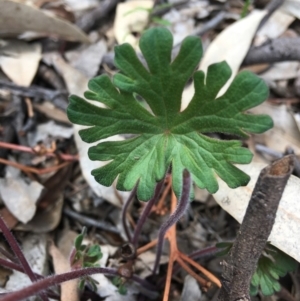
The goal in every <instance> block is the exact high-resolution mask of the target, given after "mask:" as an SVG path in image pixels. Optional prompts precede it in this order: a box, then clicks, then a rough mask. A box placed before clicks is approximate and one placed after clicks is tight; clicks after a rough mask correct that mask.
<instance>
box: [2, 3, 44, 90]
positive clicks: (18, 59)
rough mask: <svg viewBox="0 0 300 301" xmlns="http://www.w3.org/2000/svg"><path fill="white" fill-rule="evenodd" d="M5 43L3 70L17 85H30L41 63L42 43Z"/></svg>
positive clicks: (3, 47) (11, 41)
mask: <svg viewBox="0 0 300 301" xmlns="http://www.w3.org/2000/svg"><path fill="white" fill-rule="evenodd" d="M0 5H1V2H0ZM0 14H1V12H0ZM0 18H1V17H0ZM0 22H1V20H0ZM0 28H1V25H0ZM3 44H4V45H3V46H2V47H1V53H2V55H1V56H0V67H1V69H2V71H3V72H4V73H5V74H6V75H7V76H8V77H9V78H10V79H11V80H12V81H13V82H14V83H16V84H17V85H20V86H25V87H28V86H29V85H30V84H31V82H32V80H33V78H34V76H35V74H36V71H37V68H38V66H39V63H40V59H41V56H42V54H41V52H42V47H41V45H40V44H38V43H34V44H28V43H26V42H23V41H18V40H7V41H3Z"/></svg>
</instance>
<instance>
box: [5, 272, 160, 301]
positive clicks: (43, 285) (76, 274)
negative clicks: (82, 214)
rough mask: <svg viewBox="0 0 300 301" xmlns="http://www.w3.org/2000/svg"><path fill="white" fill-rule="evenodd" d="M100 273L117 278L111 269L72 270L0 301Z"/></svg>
mask: <svg viewBox="0 0 300 301" xmlns="http://www.w3.org/2000/svg"><path fill="white" fill-rule="evenodd" d="M100 273H101V274H104V275H110V276H119V274H118V270H116V269H111V268H84V269H79V270H74V271H71V272H67V273H63V274H58V275H53V276H50V277H47V278H44V279H41V280H39V281H37V282H34V283H33V284H31V285H30V286H28V287H25V288H23V289H21V290H18V291H15V292H13V293H10V294H8V295H6V296H4V297H3V298H1V301H21V300H23V299H26V298H28V297H30V296H34V295H36V294H37V293H39V292H41V291H43V290H46V289H47V288H49V287H50V286H53V285H57V284H60V283H62V282H66V281H69V280H73V279H77V278H80V277H84V276H89V275H93V274H100ZM131 279H132V280H133V281H135V282H137V283H138V284H140V285H141V286H143V287H144V288H146V289H147V290H150V291H155V288H154V287H153V286H152V285H151V284H150V283H148V282H147V281H145V280H143V279H141V278H140V277H138V276H136V275H133V276H132V278H131Z"/></svg>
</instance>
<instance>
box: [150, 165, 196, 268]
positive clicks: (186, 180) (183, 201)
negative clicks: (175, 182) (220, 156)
mask: <svg viewBox="0 0 300 301" xmlns="http://www.w3.org/2000/svg"><path fill="white" fill-rule="evenodd" d="M191 183H192V181H191V175H190V173H189V172H188V171H187V170H185V171H184V172H183V185H182V195H181V198H180V200H179V202H178V205H177V207H176V210H175V211H174V213H173V214H171V216H170V217H169V218H168V220H166V221H165V222H164V223H163V225H162V226H161V228H160V230H159V234H158V243H157V251H156V259H155V263H154V268H153V274H156V271H157V268H158V265H159V261H160V257H161V254H162V249H163V244H164V238H165V235H166V233H167V231H168V230H169V229H170V227H172V226H173V225H174V224H176V223H177V222H178V221H179V220H180V218H181V217H182V216H183V214H184V212H185V210H186V208H187V206H188V204H189V200H190V190H191Z"/></svg>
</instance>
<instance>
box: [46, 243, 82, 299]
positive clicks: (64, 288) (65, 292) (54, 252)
mask: <svg viewBox="0 0 300 301" xmlns="http://www.w3.org/2000/svg"><path fill="white" fill-rule="evenodd" d="M49 253H50V255H51V256H52V261H53V266H54V271H55V274H61V273H66V272H69V271H71V268H70V263H69V259H68V258H66V257H65V256H64V255H63V254H62V253H61V252H60V250H59V249H58V248H57V247H56V246H55V245H54V243H51V244H50V247H49ZM78 282H79V279H74V280H71V281H67V282H63V283H62V284H61V285H60V288H61V293H60V300H61V301H69V300H72V301H79V300H80V298H79V291H78Z"/></svg>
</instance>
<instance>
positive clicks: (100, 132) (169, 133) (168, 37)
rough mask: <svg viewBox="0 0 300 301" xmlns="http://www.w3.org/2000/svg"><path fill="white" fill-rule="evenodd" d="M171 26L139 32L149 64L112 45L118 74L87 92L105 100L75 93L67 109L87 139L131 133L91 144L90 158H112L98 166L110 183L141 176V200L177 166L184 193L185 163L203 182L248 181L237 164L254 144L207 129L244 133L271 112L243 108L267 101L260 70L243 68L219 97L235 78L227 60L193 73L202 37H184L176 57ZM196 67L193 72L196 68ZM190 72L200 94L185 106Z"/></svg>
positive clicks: (265, 123) (265, 125) (125, 185)
mask: <svg viewBox="0 0 300 301" xmlns="http://www.w3.org/2000/svg"><path fill="white" fill-rule="evenodd" d="M172 45H173V37H172V34H171V33H170V32H169V31H168V30H167V29H164V28H152V29H150V30H148V31H146V32H145V33H144V34H143V35H142V37H141V39H140V49H141V51H142V53H143V55H144V58H145V60H146V62H147V67H145V66H144V65H143V64H142V63H141V62H140V60H139V59H138V57H137V55H136V53H135V51H134V50H133V48H132V47H131V46H130V45H129V44H123V45H121V46H118V47H116V48H115V54H116V55H115V64H116V66H117V67H118V68H119V69H120V70H121V72H120V73H118V74H116V75H115V76H114V78H113V82H111V80H110V79H109V78H108V76H105V75H103V76H99V77H96V78H94V79H92V80H91V81H90V82H89V91H87V92H86V93H85V97H86V98H87V99H89V100H92V101H95V102H100V103H102V104H104V105H105V106H106V107H107V108H100V107H99V106H95V105H92V104H91V103H88V102H86V101H85V100H84V99H82V98H80V97H78V96H74V95H73V96H71V97H70V105H69V107H68V117H69V119H70V120H71V121H72V122H73V123H76V124H81V125H86V126H89V128H87V129H84V130H81V131H80V136H81V138H82V139H83V140H84V141H85V142H88V143H92V142H96V141H99V140H101V139H104V138H107V137H111V136H114V135H117V134H134V135H135V137H133V138H130V139H126V140H124V141H105V142H101V141H100V143H99V144H98V145H96V146H93V147H91V148H90V149H89V157H90V159H91V160H100V161H109V163H108V164H107V165H105V166H104V167H101V168H98V169H95V170H93V172H92V174H93V175H94V177H95V179H96V180H97V181H98V182H99V183H101V184H102V185H105V186H109V185H111V184H112V183H113V181H114V180H115V179H118V180H117V189H119V190H131V189H133V187H134V186H135V184H136V183H137V182H138V189H137V195H138V198H139V199H140V200H145V201H146V200H149V199H150V198H151V197H152V195H153V193H154V188H155V185H156V182H157V181H159V180H161V179H162V178H163V177H164V175H165V173H166V172H167V169H168V168H169V166H170V165H171V166H172V179H173V181H172V185H173V189H174V191H175V193H176V195H177V196H178V197H179V196H180V193H181V191H182V172H183V170H184V169H187V170H188V171H189V172H190V173H191V175H192V178H193V180H194V182H195V183H196V185H198V186H199V187H200V188H206V189H207V190H208V191H209V192H210V193H214V192H216V191H217V190H218V184H217V180H216V174H217V175H218V176H219V177H220V178H221V179H223V180H224V181H225V182H226V183H227V184H228V186H229V187H232V188H235V187H238V186H241V185H246V184H247V183H248V181H249V177H248V176H247V175H246V174H245V173H244V172H242V171H241V170H239V169H238V168H236V167H235V166H234V165H233V164H234V163H239V164H246V163H249V162H250V161H251V159H252V154H251V152H250V151H249V150H248V149H246V148H243V147H241V142H239V141H236V140H231V141H221V140H218V139H213V138H210V137H208V136H205V134H208V133H212V132H219V133H227V134H233V135H239V136H241V137H247V133H262V132H264V131H266V130H268V129H269V128H271V127H272V125H273V123H272V120H271V118H270V117H269V116H266V115H251V114H246V113H244V112H245V111H246V110H248V109H250V108H252V107H255V106H257V105H259V104H260V103H262V102H263V101H264V100H265V99H266V98H267V95H268V89H267V86H266V85H265V84H264V82H263V81H262V80H261V79H259V78H258V77H257V76H256V75H254V74H252V73H250V72H247V71H244V72H241V73H240V74H239V75H238V76H237V77H236V78H235V80H234V81H233V83H232V84H231V86H230V87H229V89H228V90H227V92H226V93H225V94H224V95H222V96H220V97H218V98H216V97H217V95H218V92H219V91H220V89H221V88H222V87H223V86H224V84H225V83H226V82H227V80H228V79H229V78H230V75H231V70H230V67H229V66H228V65H227V63H226V62H221V63H216V64H213V65H211V66H210V67H209V68H208V72H207V75H206V77H205V75H204V73H203V72H202V71H197V72H195V73H194V70H195V68H196V66H197V65H198V63H199V61H200V59H201V55H202V46H201V41H200V39H199V38H197V37H187V38H186V39H185V40H184V41H183V42H182V45H181V49H180V52H179V54H178V55H177V57H176V58H175V60H174V61H171V51H172ZM193 73H194V75H193ZM192 76H193V79H194V85H195V94H194V97H193V98H192V100H191V102H190V104H189V106H188V107H187V108H186V109H185V110H184V111H183V112H180V107H181V97H182V92H183V90H184V87H185V84H186V83H187V81H188V80H189V79H190V78H191V77H192ZM136 95H139V97H140V98H142V99H143V100H144V101H145V102H146V103H147V104H148V106H149V108H150V109H149V110H147V109H145V108H144V107H143V106H142V105H141V104H140V103H139V102H138V101H137V100H136V98H135V96H136Z"/></svg>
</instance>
